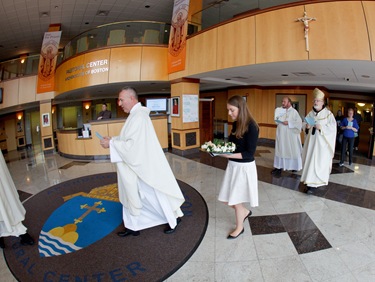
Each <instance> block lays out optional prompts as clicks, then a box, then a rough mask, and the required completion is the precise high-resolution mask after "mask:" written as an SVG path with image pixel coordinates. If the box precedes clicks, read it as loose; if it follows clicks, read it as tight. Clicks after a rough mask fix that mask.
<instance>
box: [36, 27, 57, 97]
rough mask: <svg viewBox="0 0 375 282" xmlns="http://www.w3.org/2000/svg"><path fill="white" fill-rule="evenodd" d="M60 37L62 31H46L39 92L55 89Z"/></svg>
mask: <svg viewBox="0 0 375 282" xmlns="http://www.w3.org/2000/svg"><path fill="white" fill-rule="evenodd" d="M60 38H61V31H54V32H46V33H44V38H43V44H42V49H41V51H40V59H39V67H38V84H37V91H36V92H37V93H38V94H39V93H45V92H49V91H54V89H55V70H56V63H57V53H58V51H59V44H60Z"/></svg>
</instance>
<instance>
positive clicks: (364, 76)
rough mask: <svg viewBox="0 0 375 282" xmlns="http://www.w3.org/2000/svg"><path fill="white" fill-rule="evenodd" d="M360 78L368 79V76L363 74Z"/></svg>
mask: <svg viewBox="0 0 375 282" xmlns="http://www.w3.org/2000/svg"><path fill="white" fill-rule="evenodd" d="M362 77H363V78H370V76H369V75H365V74H364V75H362Z"/></svg>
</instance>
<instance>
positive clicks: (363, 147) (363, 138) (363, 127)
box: [330, 99, 374, 159]
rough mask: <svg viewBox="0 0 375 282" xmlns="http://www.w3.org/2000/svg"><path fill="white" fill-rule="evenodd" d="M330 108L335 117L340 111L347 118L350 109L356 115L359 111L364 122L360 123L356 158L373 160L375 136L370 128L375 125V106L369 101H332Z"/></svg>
mask: <svg viewBox="0 0 375 282" xmlns="http://www.w3.org/2000/svg"><path fill="white" fill-rule="evenodd" d="M330 108H331V110H332V113H333V114H334V115H335V116H336V115H337V112H338V111H341V112H342V114H343V117H347V112H348V109H349V108H352V109H354V114H355V110H357V113H358V114H359V115H360V119H362V121H360V130H359V134H358V139H357V140H356V142H355V150H354V156H357V157H365V158H369V159H371V158H372V154H373V150H374V135H371V134H370V128H371V127H373V124H374V104H373V103H372V102H368V101H367V102H366V101H363V102H362V101H353V100H342V99H340V100H339V99H331V100H330ZM337 147H340V146H336V148H337Z"/></svg>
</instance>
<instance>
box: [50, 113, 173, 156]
mask: <svg viewBox="0 0 375 282" xmlns="http://www.w3.org/2000/svg"><path fill="white" fill-rule="evenodd" d="M125 120H126V119H110V120H103V121H92V122H90V124H91V133H92V134H91V136H90V137H89V138H82V137H80V138H79V137H78V130H77V129H74V128H73V129H60V130H58V132H57V141H58V150H59V154H60V155H62V156H64V157H67V158H74V159H108V158H109V149H104V148H102V146H100V144H99V139H98V138H97V137H96V136H95V132H98V133H100V135H102V136H117V135H119V134H120V131H121V128H122V127H123V125H124V122H125ZM151 120H152V123H153V125H154V128H155V131H156V134H157V136H158V138H159V142H160V145H161V147H162V148H163V150H164V151H166V150H168V122H167V116H166V115H157V116H151Z"/></svg>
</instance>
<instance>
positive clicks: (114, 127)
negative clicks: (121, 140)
mask: <svg viewBox="0 0 375 282" xmlns="http://www.w3.org/2000/svg"><path fill="white" fill-rule="evenodd" d="M124 124H125V121H121V122H117V123H108V136H111V137H112V136H119V135H120V132H121V129H122V127H123V126H124Z"/></svg>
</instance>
